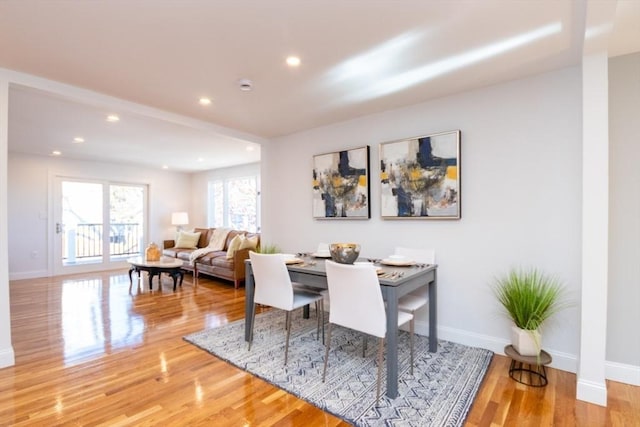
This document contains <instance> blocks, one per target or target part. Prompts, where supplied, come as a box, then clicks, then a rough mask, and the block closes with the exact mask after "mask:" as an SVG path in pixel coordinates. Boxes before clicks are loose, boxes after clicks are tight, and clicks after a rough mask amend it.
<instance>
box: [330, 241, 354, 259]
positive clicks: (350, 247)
mask: <svg viewBox="0 0 640 427" xmlns="http://www.w3.org/2000/svg"><path fill="white" fill-rule="evenodd" d="M329 252H330V253H331V259H332V260H334V261H335V262H338V263H340V264H353V262H354V261H355V260H357V259H358V256H359V255H360V245H359V244H357V243H332V244H331V245H329Z"/></svg>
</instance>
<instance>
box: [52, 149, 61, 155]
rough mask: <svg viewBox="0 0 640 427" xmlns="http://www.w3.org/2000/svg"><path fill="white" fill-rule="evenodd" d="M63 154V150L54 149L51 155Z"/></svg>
mask: <svg viewBox="0 0 640 427" xmlns="http://www.w3.org/2000/svg"><path fill="white" fill-rule="evenodd" d="M61 154H62V152H61V151H58V150H53V151H52V152H51V155H52V156H60V155H61Z"/></svg>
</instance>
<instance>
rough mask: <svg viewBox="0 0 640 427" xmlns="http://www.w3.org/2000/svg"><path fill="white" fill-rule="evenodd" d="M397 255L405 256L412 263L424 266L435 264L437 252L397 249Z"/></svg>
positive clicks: (431, 250)
mask: <svg viewBox="0 0 640 427" xmlns="http://www.w3.org/2000/svg"><path fill="white" fill-rule="evenodd" d="M395 254H396V255H404V256H406V257H407V258H409V259H411V260H412V261H415V262H419V263H422V264H435V263H436V251H435V250H433V249H413V248H401V247H398V248H396V251H395Z"/></svg>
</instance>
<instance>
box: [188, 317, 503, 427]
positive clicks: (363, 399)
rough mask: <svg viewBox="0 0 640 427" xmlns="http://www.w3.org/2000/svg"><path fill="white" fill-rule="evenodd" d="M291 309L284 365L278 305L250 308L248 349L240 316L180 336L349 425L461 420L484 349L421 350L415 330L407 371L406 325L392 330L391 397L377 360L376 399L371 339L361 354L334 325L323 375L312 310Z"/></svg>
mask: <svg viewBox="0 0 640 427" xmlns="http://www.w3.org/2000/svg"><path fill="white" fill-rule="evenodd" d="M293 316H294V317H293V319H292V325H293V326H292V330H291V338H290V343H289V360H288V364H287V366H284V344H285V329H284V319H285V315H284V312H283V311H280V310H270V311H268V312H266V313H262V314H258V315H256V324H255V329H254V338H253V345H252V346H251V351H248V348H247V342H246V341H245V340H244V319H241V320H238V321H236V322H233V323H229V324H227V325H224V326H221V327H218V328H215V329H209V330H205V331H202V332H197V333H194V334H191V335H188V336H186V337H184V339H185V340H186V341H188V342H190V343H192V344H194V345H196V346H198V347H200V348H201V349H203V350H206V351H208V352H209V353H211V354H213V355H215V356H217V357H219V358H220V359H222V360H225V361H227V362H229V363H231V364H232V365H234V366H236V367H238V368H240V369H243V370H245V371H247V372H249V373H251V374H253V375H256V376H257V377H260V378H262V379H263V380H265V381H267V382H269V383H271V384H273V385H275V386H277V387H279V388H281V389H283V390H285V391H287V392H289V393H291V394H293V395H295V396H297V397H299V398H300V399H303V400H305V401H307V402H309V403H311V404H313V405H315V406H317V407H319V408H320V409H323V410H325V411H327V412H330V413H331V414H333V415H335V416H337V417H339V418H342V419H343V420H345V421H347V422H350V423H352V424H354V425H356V426H461V425H462V424H463V423H464V420H465V418H466V416H467V413H468V411H469V408H470V407H471V404H472V403H473V400H474V398H475V395H476V393H477V391H478V388H479V387H480V384H481V383H482V380H483V378H484V376H485V374H486V372H487V368H488V366H489V364H490V362H491V358H492V357H493V353H492V352H491V351H488V350H484V349H480V348H473V347H467V346H464V345H461V344H455V343H452V342H448V341H443V340H439V342H438V352H437V353H429V351H428V347H429V341H428V338H427V337H424V336H420V335H416V339H415V344H414V346H415V347H414V350H415V356H414V357H415V360H414V375H411V373H410V370H409V364H410V353H409V333H407V332H404V331H400V333H399V336H398V360H399V367H398V377H399V383H398V397H397V398H395V399H389V398H388V397H387V396H386V395H385V394H384V390H385V387H386V373H385V369H384V368H383V370H382V371H383V373H382V375H383V378H382V392H381V396H380V401H379V402H378V404H377V405H376V404H375V400H376V378H377V376H376V375H377V367H376V366H377V365H376V360H375V359H376V350H377V342H376V341H375V340H374V339H373V338H369V341H368V345H367V353H366V356H365V357H364V358H363V357H362V334H360V333H358V332H354V331H351V330H349V329H346V328H342V327H339V326H334V327H333V330H332V332H331V335H332V336H331V351H330V353H329V365H328V367H327V379H326V382H324V383H323V382H322V368H323V363H324V349H325V347H324V345H322V340H316V318H315V313H314V312H313V311H312V315H311V318H310V319H303V318H302V314H301V310H297V311H296V312H295V313H294V314H293ZM325 318H328V316H325ZM383 363H384V362H383Z"/></svg>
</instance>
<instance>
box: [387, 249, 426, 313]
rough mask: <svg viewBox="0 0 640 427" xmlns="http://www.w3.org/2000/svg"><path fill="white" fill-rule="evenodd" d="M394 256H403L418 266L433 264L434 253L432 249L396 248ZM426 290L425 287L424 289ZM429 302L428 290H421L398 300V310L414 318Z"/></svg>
mask: <svg viewBox="0 0 640 427" xmlns="http://www.w3.org/2000/svg"><path fill="white" fill-rule="evenodd" d="M395 254H396V255H403V256H405V257H406V258H408V259H410V260H412V261H415V262H417V263H420V264H435V263H436V252H435V251H434V250H433V249H413V248H403V247H397V248H396V250H395ZM425 288H426V287H425ZM428 302H429V297H428V290H427V289H424V288H421V289H419V290H417V291H414V292H411V293H409V294H407V295H403V296H401V297H400V298H399V299H398V309H399V310H402V311H406V312H407V313H411V314H412V315H414V316H415V314H416V311H418V310H419V309H420V308H422V307H424V306H426V305H427V303H428Z"/></svg>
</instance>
